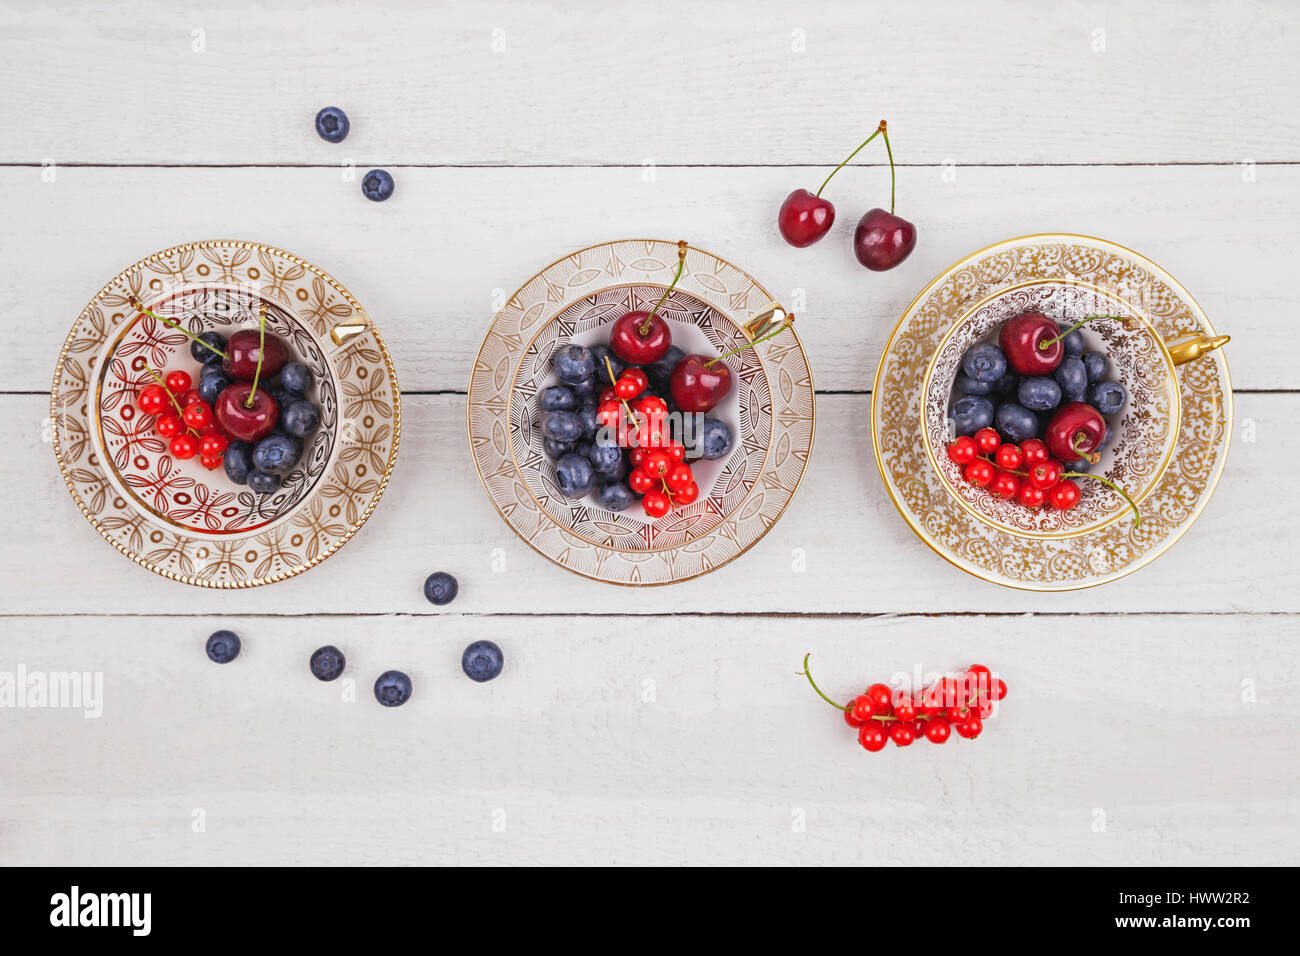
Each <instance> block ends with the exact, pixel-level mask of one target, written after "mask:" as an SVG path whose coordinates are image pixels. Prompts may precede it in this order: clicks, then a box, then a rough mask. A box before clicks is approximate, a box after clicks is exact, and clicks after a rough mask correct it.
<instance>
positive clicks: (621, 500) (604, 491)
mask: <svg viewBox="0 0 1300 956" xmlns="http://www.w3.org/2000/svg"><path fill="white" fill-rule="evenodd" d="M596 500H597V501H599V502H600V506H601V507H602V508H606V509H608V510H610V511H622V510H623V509H625V508H628V507H630V506H631V504H632V502H634V501H636V495H634V494H632V489H631V488H629V487H628V486H627V485H625V484H624V483H623V482H621V481H607V482H605V483H604V484H603V485H601V486H600V487H599V488H597V489H596Z"/></svg>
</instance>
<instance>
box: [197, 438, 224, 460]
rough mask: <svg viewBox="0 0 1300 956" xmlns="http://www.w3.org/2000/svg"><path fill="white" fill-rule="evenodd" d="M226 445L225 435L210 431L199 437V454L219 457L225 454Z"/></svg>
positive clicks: (206, 456) (207, 456)
mask: <svg viewBox="0 0 1300 956" xmlns="http://www.w3.org/2000/svg"><path fill="white" fill-rule="evenodd" d="M227 445H228V442H227V441H226V439H225V436H223V435H218V434H217V433H216V432H211V433H209V434H207V435H204V436H203V437H202V438H200V439H199V454H201V455H202V456H203V457H204V458H220V457H221V456H222V455H223V454H225V451H226V447H227Z"/></svg>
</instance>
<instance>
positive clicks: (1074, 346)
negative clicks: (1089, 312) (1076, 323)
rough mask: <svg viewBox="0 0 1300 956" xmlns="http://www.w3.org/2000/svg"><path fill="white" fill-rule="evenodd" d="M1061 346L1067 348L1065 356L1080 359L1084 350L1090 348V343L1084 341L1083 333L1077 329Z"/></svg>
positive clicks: (1064, 339)
mask: <svg viewBox="0 0 1300 956" xmlns="http://www.w3.org/2000/svg"><path fill="white" fill-rule="evenodd" d="M1061 345H1062V346H1063V347H1064V348H1065V354H1066V355H1070V356H1073V357H1075V358H1078V357H1079V356H1080V355H1082V354H1083V350H1084V349H1086V348H1087V347H1088V343H1086V342H1084V340H1083V333H1082V332H1080V331H1079V330H1078V329H1075V330H1074V331H1073V332H1071V333H1070V334H1069V335H1067V336H1066V337H1065V338H1063V339H1061Z"/></svg>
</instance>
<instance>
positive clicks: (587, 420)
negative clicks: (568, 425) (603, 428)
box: [578, 402, 600, 438]
mask: <svg viewBox="0 0 1300 956" xmlns="http://www.w3.org/2000/svg"><path fill="white" fill-rule="evenodd" d="M578 417H579V418H581V419H582V437H583V438H595V437H596V432H598V431H599V430H600V422H599V421H597V420H596V403H595V402H587V403H585V404H584V405H583V406H582V408H581V409H579V410H578Z"/></svg>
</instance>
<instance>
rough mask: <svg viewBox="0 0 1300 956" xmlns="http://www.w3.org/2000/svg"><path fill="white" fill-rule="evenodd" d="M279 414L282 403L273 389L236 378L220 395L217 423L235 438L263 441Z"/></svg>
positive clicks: (217, 405) (217, 406)
mask: <svg viewBox="0 0 1300 956" xmlns="http://www.w3.org/2000/svg"><path fill="white" fill-rule="evenodd" d="M235 334H236V335H238V334H239V333H235ZM231 338H232V339H233V338H234V336H231ZM227 344H229V343H227ZM250 402H251V403H252V404H251V405H250V404H249V403H250ZM279 417H280V407H279V406H278V405H277V404H276V402H275V399H273V398H272V397H271V395H270V393H269V392H267V391H266V389H256V390H255V387H254V386H253V385H251V384H249V383H248V382H235V383H234V384H233V385H229V386H227V387H226V389H225V390H224V391H222V393H221V394H220V395H218V396H217V403H216V418H217V425H218V426H220V427H221V428H222V429H223V430H224V431H225V432H226V434H228V435H229V436H230V437H231V438H237V439H239V440H240V441H246V442H250V443H251V442H257V441H260V440H261V439H263V438H265V437H266V436H267V435H269V434H270V433H271V429H273V428H274V427H275V423H276V421H277V420H278V419H279Z"/></svg>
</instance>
